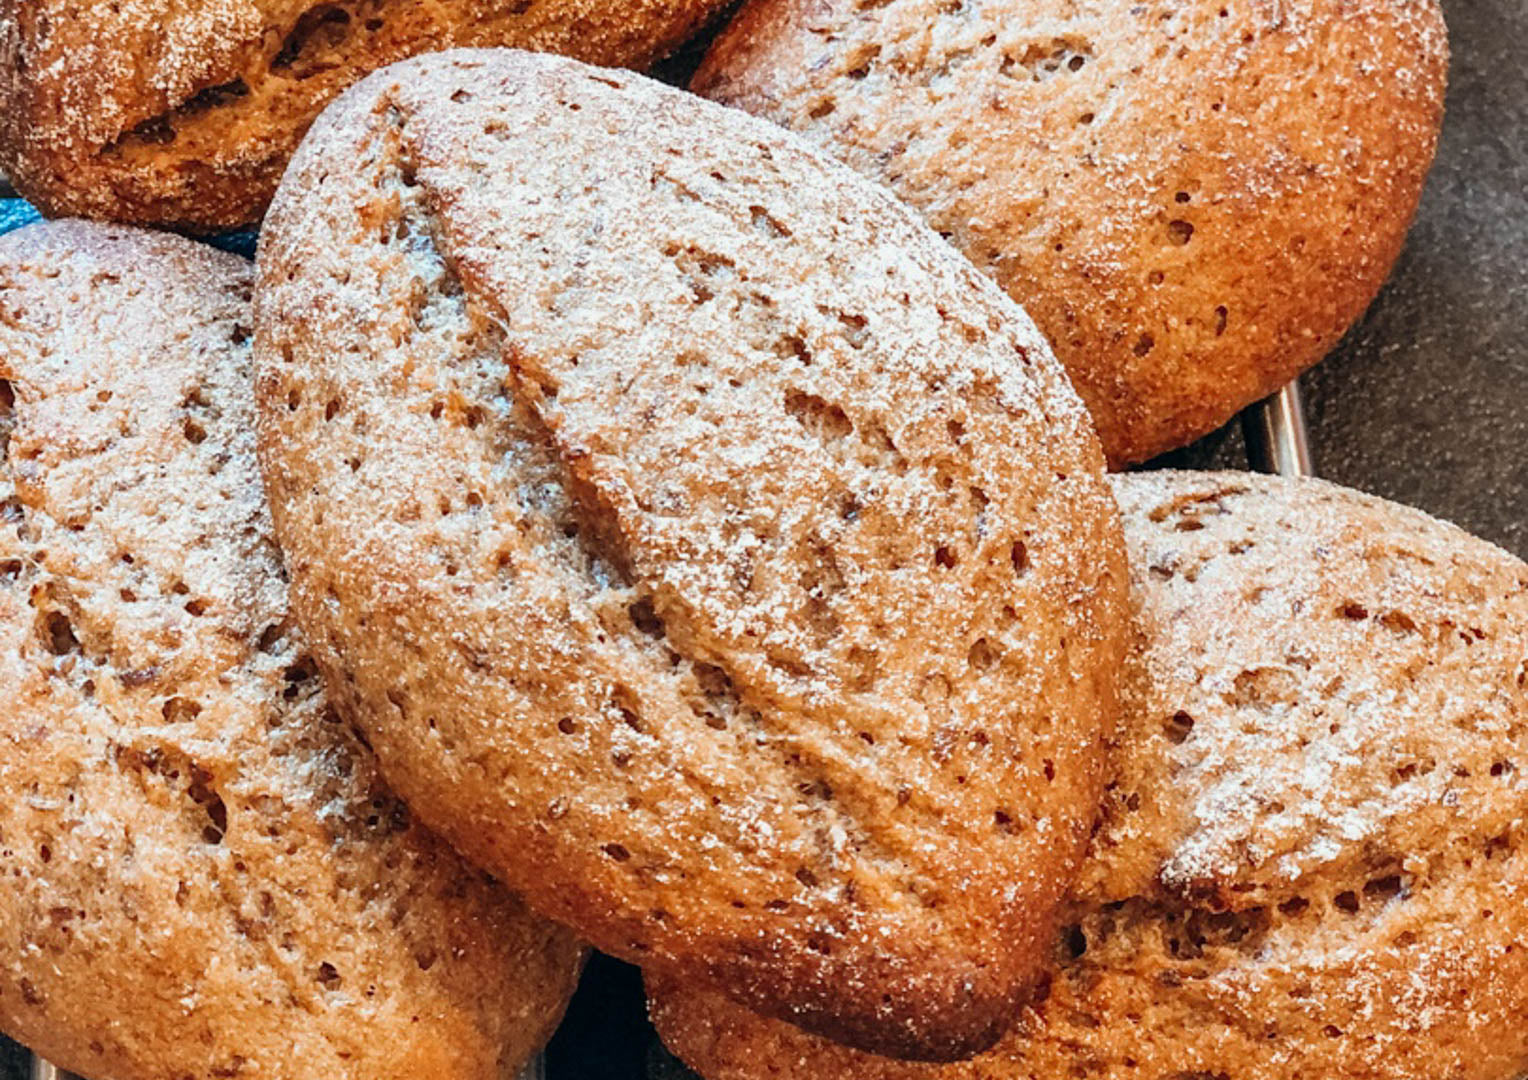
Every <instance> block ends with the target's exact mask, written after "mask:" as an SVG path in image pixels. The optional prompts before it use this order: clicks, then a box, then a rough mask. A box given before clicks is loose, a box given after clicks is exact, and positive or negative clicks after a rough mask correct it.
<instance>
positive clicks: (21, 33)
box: [0, 0, 721, 230]
mask: <svg viewBox="0 0 1528 1080" xmlns="http://www.w3.org/2000/svg"><path fill="white" fill-rule="evenodd" d="M720 7H721V0H625V2H623V3H614V2H611V0H430V2H428V3H391V4H390V3H384V2H382V0H337V2H321V3H314V2H313V0H197V2H195V3H180V2H176V0H114V2H112V3H94V4H90V5H88V11H87V10H82V8H81V5H80V4H79V3H78V2H76V0H0V171H3V172H5V173H8V174H9V175H10V179H11V182H12V183H14V184H15V185H16V189H17V190H18V191H20V192H21V194H22V195H23V196H24V197H26V198H28V199H30V200H31V201H32V202H33V203H35V204H36V205H37V206H38V207H39V208H40V209H41V210H42V211H43V212H44V213H46V214H48V215H49V216H54V217H58V216H66V215H72V216H77V217H89V218H97V219H105V220H110V221H130V222H137V223H140V224H154V225H162V226H167V227H173V228H182V229H191V230H208V229H216V228H226V227H231V226H239V225H247V224H250V223H252V222H256V221H258V220H259V219H260V215H261V214H262V213H263V212H264V210H265V205H266V203H268V202H269V201H270V197H271V194H272V193H273V192H274V191H275V190H276V183H277V181H279V180H280V179H281V173H282V170H283V169H285V168H286V163H287V160H288V159H289V158H290V157H291V156H292V151H293V150H295V149H296V148H297V143H298V142H299V141H300V140H301V139H302V135H303V132H304V131H306V130H307V127H308V125H309V124H310V123H312V122H313V118H314V117H315V116H317V115H318V114H319V112H320V111H322V109H323V107H324V106H325V105H327V104H328V103H329V102H330V101H332V100H333V99H334V98H335V96H336V95H338V94H339V93H340V91H342V90H344V89H345V88H346V87H347V86H349V85H351V84H352V83H354V82H356V81H357V80H358V79H360V78H361V77H362V76H364V75H366V74H367V73H368V72H371V71H375V70H376V69H377V68H380V67H383V66H384V65H387V64H390V63H393V62H394V61H396V60H402V59H403V58H404V57H407V56H414V55H417V54H419V53H425V52H433V51H435V50H438V49H449V48H455V47H459V46H465V45H514V46H518V47H520V48H526V49H537V50H547V51H551V52H560V53H567V54H569V55H571V56H577V57H579V58H580V59H583V60H588V61H590V62H592V63H599V64H613V65H629V66H632V67H638V68H641V67H646V66H647V65H648V64H650V63H652V62H653V61H654V60H656V59H660V58H661V57H663V56H664V55H666V54H667V53H668V52H670V51H671V50H673V49H674V48H676V47H677V46H678V45H680V44H681V43H682V42H684V41H685V39H687V38H688V37H690V36H691V35H692V34H694V33H695V32H696V31H697V30H699V29H700V28H701V27H702V26H703V25H704V23H705V22H706V20H707V19H708V18H709V17H710V16H711V15H712V14H714V13H715V12H716V11H717V10H718V9H719V8H720Z"/></svg>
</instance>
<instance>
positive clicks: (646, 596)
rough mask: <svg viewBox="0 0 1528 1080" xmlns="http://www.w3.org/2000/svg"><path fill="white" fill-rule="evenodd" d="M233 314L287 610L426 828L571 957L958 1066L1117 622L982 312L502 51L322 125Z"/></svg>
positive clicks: (543, 64)
mask: <svg viewBox="0 0 1528 1080" xmlns="http://www.w3.org/2000/svg"><path fill="white" fill-rule="evenodd" d="M260 281H261V287H260V295H259V302H258V304H257V317H256V352H257V354H258V356H259V368H260V378H259V395H260V401H261V428H260V445H261V448H262V460H263V464H264V468H265V475H266V479H267V483H268V485H269V489H270V492H271V497H272V500H273V506H274V509H275V517H276V525H277V532H278V535H279V536H280V538H281V542H282V544H283V545H284V547H285V550H286V552H287V556H288V563H289V565H290V566H291V569H292V572H293V580H294V587H295V592H294V602H295V609H296V610H297V611H298V613H299V618H300V620H301V622H302V624H303V625H304V627H305V628H306V629H307V630H308V631H309V633H310V636H311V637H312V639H313V640H314V641H315V642H316V643H317V656H318V657H319V662H320V664H321V666H322V667H323V668H324V670H325V672H326V673H327V675H328V678H329V683H330V685H331V686H333V687H334V688H335V689H336V691H337V692H339V693H341V694H342V698H343V704H344V706H345V707H346V708H347V709H349V710H350V711H351V712H352V713H353V715H354V716H355V717H356V718H357V720H358V721H359V723H360V724H361V725H362V727H363V728H364V729H365V730H366V732H367V733H368V735H369V737H370V738H371V740H372V742H373V745H375V747H376V748H377V751H378V753H379V755H380V756H381V758H382V760H383V762H384V768H385V769H386V770H387V772H388V774H389V776H390V777H391V778H392V779H393V780H394V781H395V782H396V783H397V785H398V787H399V790H400V791H403V792H404V793H405V794H406V795H407V796H408V797H409V798H410V799H411V803H412V805H413V806H414V807H415V809H416V810H417V811H418V812H419V813H420V815H421V816H423V817H424V818H425V820H427V821H428V822H430V823H431V824H432V825H433V826H435V827H436V828H439V829H440V830H442V831H443V832H444V833H445V834H446V835H447V836H449V837H450V838H451V839H452V840H453V841H454V842H455V843H457V844H458V845H459V846H460V847H461V848H462V849H463V850H464V851H466V852H468V853H469V854H470V855H471V856H472V857H474V858H476V859H478V860H479V861H480V862H481V863H482V865H484V866H485V867H487V868H489V869H490V870H492V871H493V872H494V873H495V874H498V875H502V877H503V878H504V880H505V881H506V882H508V883H511V884H512V885H513V886H514V887H516V888H518V889H521V890H523V891H524V892H525V894H526V896H527V899H528V900H529V901H530V902H531V903H532V904H533V905H534V906H536V907H537V908H538V909H539V910H541V911H542V912H543V913H545V914H547V915H549V916H551V917H553V918H556V919H558V920H561V921H564V922H566V923H567V924H568V925H569V926H572V927H574V928H575V929H577V930H578V931H579V932H580V933H581V934H583V935H585V936H587V937H588V938H589V940H591V941H592V942H593V943H595V944H596V945H598V946H599V947H600V948H602V949H604V950H606V951H608V952H611V953H615V954H616V955H618V956H622V957H624V958H626V959H628V960H633V961H637V962H639V963H642V964H644V965H646V966H648V967H651V968H656V969H660V970H665V971H668V972H670V973H673V974H684V975H686V976H687V977H690V978H694V979H695V980H697V981H698V982H703V983H706V984H708V985H710V986H713V987H717V988H721V989H723V990H725V991H726V992H728V993H730V994H732V995H734V996H735V997H736V998H737V999H738V1000H739V1001H742V1002H745V1003H747V1004H749V1005H751V1006H753V1007H755V1008H760V1009H765V1010H768V1011H770V1012H771V1013H773V1014H774V1015H777V1016H781V1017H786V1018H789V1019H791V1020H793V1021H796V1022H798V1023H801V1024H803V1025H805V1026H807V1027H810V1028H812V1029H814V1030H818V1031H823V1032H827V1033H829V1034H831V1035H834V1036H836V1037H839V1038H843V1039H846V1040H849V1041H852V1042H855V1043H857V1044H859V1045H863V1046H870V1047H875V1048H877V1049H881V1050H884V1051H887V1052H891V1053H897V1054H904V1055H909V1056H923V1057H936V1058H938V1057H949V1056H957V1055H960V1054H963V1053H967V1052H970V1051H971V1050H973V1049H977V1048H980V1047H981V1046H983V1045H985V1044H988V1043H990V1042H991V1041H992V1040H993V1039H994V1038H995V1037H996V1036H997V1034H998V1031H999V1029H1000V1027H1001V1026H1002V1024H1003V1023H1005V1022H1006V1020H1007V1019H1008V1018H1009V1017H1011V1016H1012V1015H1013V1011H1014V1003H1015V1001H1016V1000H1018V999H1019V998H1020V997H1021V996H1023V995H1026V994H1027V993H1029V992H1031V991H1032V990H1033V989H1034V987H1035V985H1036V980H1037V979H1038V978H1039V976H1040V972H1041V967H1042V963H1043V960H1044V958H1045V956H1046V953H1047V951H1048V948H1049V943H1050V940H1051V936H1052V934H1053V932H1054V927H1055V923H1054V915H1055V910H1056V903H1057V901H1058V899H1059V897H1060V895H1061V893H1062V891H1063V890H1064V889H1065V887H1066V884H1067V882H1068V881H1069V880H1070V879H1071V877H1072V875H1073V873H1074V872H1075V869H1076V865H1077V858H1078V856H1079V855H1080V854H1081V848H1082V843H1083V841H1084V839H1085V837H1086V834H1087V830H1088V829H1089V827H1090V826H1091V823H1092V820H1093V817H1094V815H1095V814H1096V812H1097V808H1098V799H1099V793H1100V783H1101V774H1102V770H1101V766H1102V743H1101V735H1102V728H1103V724H1104V721H1105V719H1106V718H1107V717H1109V716H1111V715H1112V711H1113V701H1114V680H1115V677H1116V672H1115V669H1116V666H1117V659H1118V656H1119V650H1120V649H1121V647H1122V638H1123V629H1124V624H1123V611H1122V606H1121V605H1122V603H1123V598H1124V585H1125V570H1124V565H1123V560H1122V558H1121V551H1120V536H1119V531H1118V521H1117V518H1116V514H1115V510H1114V507H1113V502H1112V499H1111V498H1110V497H1109V492H1108V488H1107V484H1106V483H1105V481H1104V478H1103V460H1102V455H1101V454H1100V453H1099V451H1098V447H1097V444H1096V441H1095V440H1094V438H1093V436H1092V433H1091V431H1090V430H1089V428H1088V423H1087V417H1086V414H1085V413H1084V411H1083V409H1082V406H1081V403H1080V402H1079V401H1078V400H1077V398H1076V396H1075V395H1074V394H1073V393H1072V391H1071V390H1070V388H1069V387H1068V386H1067V384H1066V380H1065V378H1064V376H1063V375H1062V373H1061V370H1060V368H1059V367H1058V366H1057V365H1056V363H1055V361H1054V359H1053V358H1052V357H1051V354H1050V351H1049V349H1048V348H1047V347H1046V345H1045V343H1044V340H1043V339H1042V338H1040V336H1039V335H1038V334H1037V333H1036V332H1035V330H1034V328H1033V326H1032V324H1031V323H1030V322H1029V320H1028V319H1027V318H1026V317H1025V316H1024V314H1023V312H1021V311H1020V310H1019V309H1018V308H1017V307H1015V306H1014V305H1013V303H1012V302H1011V301H1009V300H1008V298H1007V297H1005V296H1004V295H1003V294H1002V293H1001V292H999V291H998V290H997V289H996V288H994V287H993V286H992V285H991V283H990V282H988V281H986V280H985V279H984V278H982V277H981V276H980V275H979V274H977V273H976V271H975V270H973V269H972V268H971V267H970V266H969V264H967V263H966V262H965V261H964V260H962V259H961V258H960V257H959V256H958V255H956V254H955V253H954V252H953V251H951V250H950V249H949V247H948V246H947V245H945V244H943V243H941V242H940V241H939V239H938V238H937V237H935V236H934V235H933V234H932V233H930V232H928V231H927V230H926V229H925V228H924V227H923V226H922V225H921V224H920V223H919V222H917V220H916V219H915V218H914V217H913V216H912V215H911V214H910V213H909V212H908V211H906V210H905V209H904V208H902V207H901V206H900V205H898V204H897V203H895V202H894V201H893V200H892V199H891V198H890V197H889V196H887V195H886V194H884V193H883V192H881V191H879V190H877V189H876V188H874V187H873V186H871V185H870V184H868V183H866V182H865V181H863V180H861V179H860V178H858V177H856V176H855V175H854V174H852V173H851V172H849V171H848V170H846V169H843V168H842V167H840V166H837V165H835V164H833V163H832V162H830V161H828V160H827V159H825V158H823V157H821V156H820V155H818V154H816V153H814V152H812V151H810V150H809V149H807V148H806V147H805V146H804V145H802V144H801V143H799V142H798V141H797V140H796V139H794V138H793V137H791V136H789V135H786V134H785V133H783V132H781V131H779V130H778V129H776V128H773V127H771V126H770V125H768V124H765V123H763V122H762V121H758V120H754V119H752V118H750V117H747V116H744V115H743V114H741V113H738V112H735V111H732V110H728V109H723V108H721V107H719V106H716V105H712V104H710V103H707V102H703V101H700V100H699V99H697V98H694V97H693V96H691V95H688V94H684V93H681V92H679V91H677V90H673V89H670V88H668V87H664V86H660V85H659V84H657V83H653V82H650V81H648V80H646V79H643V78H641V77H639V76H634V75H628V74H621V73H615V72H609V71H602V70H599V69H595V68H591V67H588V66H585V65H582V64H578V63H576V62H573V61H569V60H564V59H561V58H554V57H546V56H535V55H532V54H528V53H517V52H512V51H507V50H506V51H497V52H494V51H462V52H455V53H443V54H438V55H436V56H432V57H425V58H419V59H416V60H412V61H408V62H406V63H403V64H400V65H397V66H396V67H393V68H390V69H388V70H387V71H385V72H381V73H378V74H377V75H376V76H373V77H372V78H370V79H368V80H367V81H366V82H364V83H362V84H361V85H360V86H358V87H357V88H356V89H355V90H354V91H352V92H351V93H350V94H348V95H347V96H345V97H343V98H342V99H341V100H340V101H339V102H338V103H337V104H336V105H335V106H334V108H332V109H331V110H330V111H329V112H327V113H326V114H325V115H324V116H323V117H322V118H321V119H320V121H319V123H318V124H317V125H315V127H314V129H313V131H312V132H311V133H310V135H309V137H308V140H307V141H306V142H305V143H304V145H303V147H302V149H301V150H300V151H299V153H298V155H297V157H296V158H295V159H294V162H293V166H292V169H291V170H290V171H289V172H288V174H287V177H286V179H285V180H284V181H283V183H282V187H281V190H280V192H279V193H278V196H277V199H276V201H275V203H274V205H273V207H272V210H271V214H270V217H269V219H268V221H267V224H266V230H265V233H264V235H263V237H262V248H261V252H260ZM1000 944H1001V945H1002V948H999V945H1000Z"/></svg>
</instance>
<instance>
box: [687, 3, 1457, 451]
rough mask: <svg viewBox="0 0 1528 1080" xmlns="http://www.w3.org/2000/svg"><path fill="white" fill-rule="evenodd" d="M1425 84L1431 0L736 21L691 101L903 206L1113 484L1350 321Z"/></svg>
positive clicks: (1264, 385)
mask: <svg viewBox="0 0 1528 1080" xmlns="http://www.w3.org/2000/svg"><path fill="white" fill-rule="evenodd" d="M1447 62H1448V41H1447V36H1446V33H1445V31H1444V26H1443V17H1442V15H1441V13H1440V12H1439V10H1438V6H1437V3H1436V2H1435V0H1188V2H1185V3H1161V2H1152V3H1123V2H1119V0H953V2H951V0H876V2H867V0H751V2H750V3H748V4H747V6H745V7H744V9H743V11H742V13H741V14H740V15H739V16H738V17H737V19H736V20H735V21H734V22H733V23H732V24H731V25H730V26H729V27H728V28H727V30H726V31H725V32H724V33H723V34H722V35H721V36H720V37H719V38H718V39H717V41H716V43H715V44H714V45H713V47H712V49H711V52H710V54H709V55H708V56H707V58H706V60H705V63H704V64H703V65H702V67H701V69H700V71H699V72H698V73H697V75H696V76H695V80H694V83H693V84H692V85H693V87H694V89H695V90H697V91H698V92H700V93H702V94H705V95H706V96H708V97H712V98H715V99H716V100H718V101H722V102H725V103H727V104H731V105H736V106H738V107H740V108H743V109H746V110H748V111H749V112H752V113H756V114H758V115H760V116H763V117H766V118H768V119H770V120H774V121H775V122H777V123H780V124H783V125H785V126H786V127H788V128H790V129H791V130H793V131H797V132H799V133H801V134H802V135H804V136H805V137H806V138H807V139H808V140H810V141H811V142H813V143H814V144H816V145H817V146H820V147H822V148H823V149H825V150H827V151H828V152H830V153H832V154H834V155H835V156H837V157H838V158H840V159H842V160H843V161H845V162H847V163H848V164H849V165H851V166H853V167H854V168H855V169H857V170H858V171H859V172H861V173H863V174H864V175H866V176H868V177H870V178H872V179H874V180H877V181H879V182H881V183H883V184H885V185H886V186H888V187H889V188H891V190H892V191H894V192H895V193H896V194H897V195H898V196H899V197H900V198H902V199H904V200H906V201H907V202H908V203H909V204H911V205H912V206H915V207H917V208H918V209H919V210H920V211H921V212H922V213H923V215H924V216H925V217H926V218H927V220H928V222H929V224H931V225H932V226H933V227H934V228H935V229H938V230H939V231H940V232H941V233H943V234H944V235H945V236H946V237H947V238H948V239H949V240H950V241H951V242H952V243H953V244H954V245H955V246H956V247H957V248H959V249H960V250H961V251H962V252H964V253H965V254H966V255H967V256H968V257H969V258H970V259H971V261H972V262H974V263H975V264H976V265H977V266H978V267H980V268H982V269H983V270H984V271H985V272H986V273H987V274H989V275H990V276H991V277H992V278H994V279H995V280H996V281H997V282H998V283H999V284H1000V285H1002V286H1003V288H1004V289H1006V290H1007V291H1008V293H1009V294H1010V295H1011V296H1013V298H1014V299H1015V300H1017V301H1019V302H1020V303H1021V304H1023V305H1024V306H1025V307H1026V308H1027V309H1028V310H1029V312H1030V314H1032V315H1033V316H1034V317H1035V321H1036V322H1037V323H1038V324H1039V326H1040V329H1041V330H1042V331H1044V332H1045V334H1046V336H1047V337H1049V338H1050V340H1051V343H1052V344H1053V345H1054V346H1055V349H1056V354H1057V355H1058V356H1059V357H1060V358H1061V362H1062V363H1063V364H1064V365H1066V369H1067V373H1068V374H1069V375H1070V376H1071V378H1072V382H1073V383H1074V384H1075V385H1076V387H1077V389H1078V391H1079V392H1080V393H1081V394H1082V397H1083V400H1084V401H1086V402H1087V404H1088V408H1089V409H1090V410H1091V411H1092V413H1093V418H1094V420H1095V421H1096V422H1097V424H1098V430H1099V434H1100V436H1101V437H1102V439H1103V443H1104V449H1105V451H1106V452H1107V453H1108V455H1109V459H1110V461H1111V462H1112V463H1114V464H1115V465H1123V464H1127V463H1130V462H1135V461H1142V460H1144V459H1146V458H1149V457H1152V456H1154V455H1156V454H1159V453H1161V452H1163V451H1165V450H1170V449H1172V448H1173V447H1176V446H1181V445H1183V444H1184V443H1187V442H1190V441H1192V440H1193V439H1196V438H1198V437H1199V436H1201V435H1204V434H1206V433H1208V432H1209V431H1211V430H1213V429H1214V428H1216V427H1218V426H1220V425H1221V424H1223V423H1225V422H1226V421H1227V420H1229V419H1230V418H1231V417H1232V415H1233V414H1234V413H1235V412H1236V411H1237V410H1238V409H1240V408H1242V407H1243V406H1245V405H1248V404H1250V403H1252V402H1253V401H1256V400H1257V399H1258V398H1260V397H1263V396H1265V395H1267V394H1269V393H1272V392H1273V391H1274V390H1275V389H1277V388H1278V387H1279V386H1281V385H1283V384H1284V383H1285V382H1288V381H1289V380H1290V379H1292V378H1293V377H1294V376H1295V375H1297V374H1298V373H1299V372H1300V371H1302V370H1304V369H1305V368H1307V367H1309V366H1310V365H1311V364H1314V363H1315V362H1316V361H1317V360H1319V359H1320V358H1321V357H1322V356H1323V355H1325V354H1326V353H1327V352H1328V351H1330V350H1331V349H1332V347H1333V346H1335V345H1336V344H1337V341H1338V339H1339V338H1341V337H1342V335H1343V333H1344V331H1346V330H1347V328H1348V327H1349V326H1350V325H1351V324H1352V323H1353V321H1354V320H1355V319H1357V318H1358V316H1359V314H1360V313H1361V312H1362V311H1363V310H1364V308H1365V307H1366V306H1367V305H1368V303H1369V301H1370V300H1371V299H1373V297H1374V294H1375V292H1376V291H1377V290H1378V289H1379V287H1380V284H1381V283H1382V282H1383V281H1384V280H1385V276H1386V275H1387V274H1388V273H1389V272H1390V267H1391V265H1392V264H1393V263H1394V261H1395V258H1396V254H1397V253H1398V252H1399V251H1400V249H1401V242H1402V240H1403V239H1404V237H1405V235H1406V230H1407V227H1408V226H1409V225H1410V223H1411V219H1412V215H1413V214H1414V212H1415V211H1416V207H1417V199H1418V197H1419V196H1420V194H1421V191H1422V183H1423V180H1424V178H1425V177H1426V174H1427V169H1428V166H1429V165H1430V164H1431V162H1432V157H1433V149H1434V147H1435V146H1436V143H1437V137H1438V127H1439V123H1440V122H1441V120H1442V117H1443V88H1444V77H1445V70H1446V68H1447Z"/></svg>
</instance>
